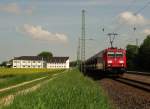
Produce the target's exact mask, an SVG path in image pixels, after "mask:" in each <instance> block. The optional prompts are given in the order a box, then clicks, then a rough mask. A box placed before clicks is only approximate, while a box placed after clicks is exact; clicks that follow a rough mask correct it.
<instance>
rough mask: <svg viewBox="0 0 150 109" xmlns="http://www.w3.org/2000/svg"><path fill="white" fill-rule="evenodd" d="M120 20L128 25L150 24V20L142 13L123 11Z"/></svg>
mask: <svg viewBox="0 0 150 109" xmlns="http://www.w3.org/2000/svg"><path fill="white" fill-rule="evenodd" d="M119 21H120V22H121V23H125V24H127V25H134V24H137V25H145V24H149V23H150V22H149V21H148V20H147V19H145V18H144V17H143V16H142V15H141V14H137V15H135V14H134V13H132V12H123V13H121V14H120V15H119Z"/></svg>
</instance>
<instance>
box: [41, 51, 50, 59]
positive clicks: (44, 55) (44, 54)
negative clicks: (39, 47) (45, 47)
mask: <svg viewBox="0 0 150 109" xmlns="http://www.w3.org/2000/svg"><path fill="white" fill-rule="evenodd" d="M38 56H40V57H43V58H51V57H53V54H52V53H51V52H47V51H43V52H41V53H39V54H38Z"/></svg>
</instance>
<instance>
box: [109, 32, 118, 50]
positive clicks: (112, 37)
mask: <svg viewBox="0 0 150 109" xmlns="http://www.w3.org/2000/svg"><path fill="white" fill-rule="evenodd" d="M107 35H108V36H109V42H110V45H111V48H112V47H113V42H114V40H115V37H116V36H117V35H118V34H117V33H114V32H113V33H108V34H107Z"/></svg>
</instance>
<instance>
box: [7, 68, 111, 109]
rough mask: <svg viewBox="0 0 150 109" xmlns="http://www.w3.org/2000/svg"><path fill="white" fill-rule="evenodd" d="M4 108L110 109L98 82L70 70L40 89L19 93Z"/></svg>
mask: <svg viewBox="0 0 150 109" xmlns="http://www.w3.org/2000/svg"><path fill="white" fill-rule="evenodd" d="M4 109H111V107H110V106H109V103H108V99H107V97H106V96H105V95H104V93H103V90H102V89H101V88H100V86H99V85H98V84H96V83H95V82H94V81H92V80H91V79H89V78H87V77H84V76H83V75H82V74H81V73H80V72H79V71H78V70H70V71H68V72H67V73H64V74H61V75H59V76H58V78H56V79H54V80H53V81H50V82H48V83H47V84H45V85H44V86H42V87H41V88H40V89H38V90H36V91H34V92H30V93H28V94H27V95H20V96H17V97H16V98H15V99H14V102H13V104H11V105H10V106H7V107H4Z"/></svg>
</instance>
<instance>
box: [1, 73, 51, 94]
mask: <svg viewBox="0 0 150 109" xmlns="http://www.w3.org/2000/svg"><path fill="white" fill-rule="evenodd" d="M47 77H48V76H45V77H41V78H37V79H34V80H30V81H26V82H23V83H19V84H16V85H13V86H9V87H7V88H3V89H0V92H4V91H7V90H10V89H13V88H17V87H21V86H24V85H26V84H30V83H33V82H35V81H39V80H42V79H45V78H47Z"/></svg>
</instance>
